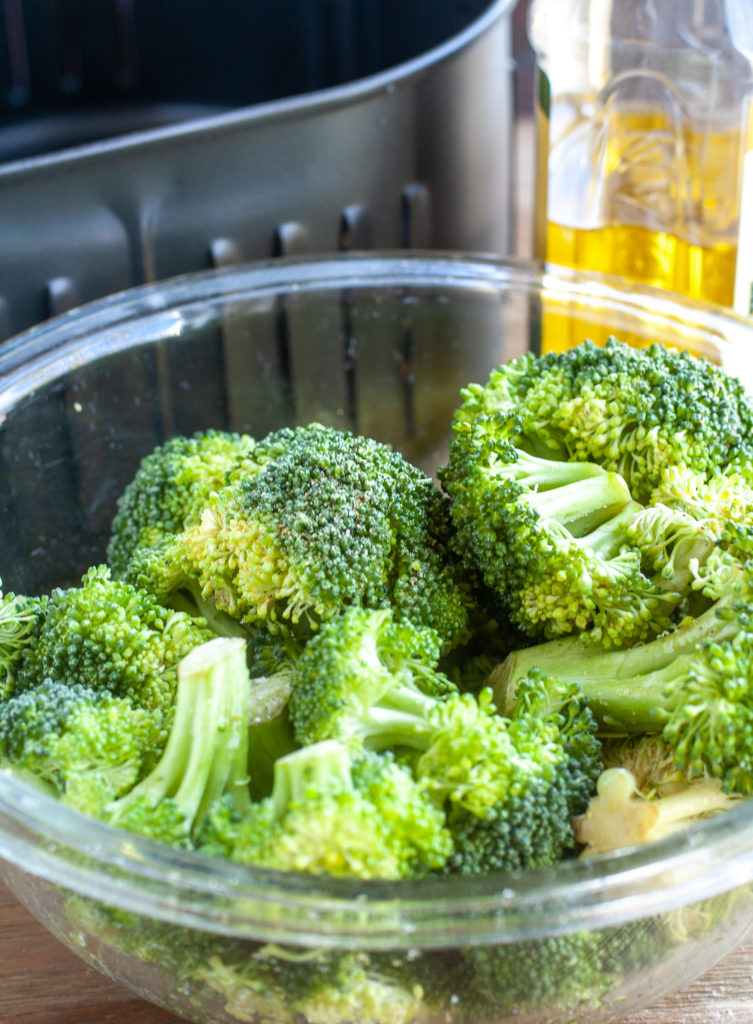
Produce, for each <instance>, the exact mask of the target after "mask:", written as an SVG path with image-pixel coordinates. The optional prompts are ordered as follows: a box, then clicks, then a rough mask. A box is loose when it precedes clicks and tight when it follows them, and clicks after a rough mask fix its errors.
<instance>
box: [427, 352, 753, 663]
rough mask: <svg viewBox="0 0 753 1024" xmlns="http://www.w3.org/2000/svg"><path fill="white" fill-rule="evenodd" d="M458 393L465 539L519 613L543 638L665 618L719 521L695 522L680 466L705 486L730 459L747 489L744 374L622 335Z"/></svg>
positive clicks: (456, 491) (603, 634) (608, 638)
mask: <svg viewBox="0 0 753 1024" xmlns="http://www.w3.org/2000/svg"><path fill="white" fill-rule="evenodd" d="M462 397H463V401H462V404H461V405H460V407H459V409H458V410H457V412H456V414H455V418H454V422H453V436H452V440H451V445H450V451H449V460H448V464H447V465H446V466H445V467H443V469H442V470H441V471H440V479H441V481H442V484H443V486H444V487H445V489H446V490H447V492H448V494H449V496H450V498H451V502H452V504H451V512H452V516H453V519H454V522H455V525H456V528H457V544H458V547H459V550H460V551H461V553H462V555H463V557H464V559H465V560H466V562H467V564H468V565H469V566H470V567H472V568H475V569H477V570H478V571H480V572H481V574H482V576H483V578H484V581H485V582H486V584H487V585H488V586H489V587H490V588H492V589H493V590H494V591H495V592H496V593H497V594H498V596H499V598H500V599H501V600H502V601H503V603H504V604H505V605H506V607H508V609H509V611H510V614H511V616H512V617H513V619H514V621H515V622H516V623H517V624H518V625H519V626H520V627H521V628H522V629H524V630H525V631H526V632H527V633H528V635H529V636H530V637H531V638H532V639H534V640H542V639H552V638H554V637H556V636H559V635H566V634H569V633H572V632H582V633H583V634H584V635H585V636H586V637H587V638H588V639H589V640H591V641H593V642H595V643H597V644H599V645H601V646H607V645H612V646H625V645H627V644H631V643H635V642H638V641H643V640H646V639H649V638H650V637H651V636H655V635H658V634H659V633H661V632H663V631H664V630H666V629H669V628H671V627H672V626H673V625H674V624H675V623H676V620H677V617H678V614H679V613H678V612H677V611H676V610H677V609H678V608H679V607H680V606H681V605H682V603H683V601H684V600H685V599H686V598H687V596H688V593H689V590H690V587H691V570H690V569H689V563H690V564H692V563H693V561H694V559H700V560H703V558H705V557H706V556H707V555H708V554H709V552H710V550H711V549H712V546H713V543H714V539H715V536H716V535H717V534H718V529H719V522H718V521H717V523H716V524H715V526H716V534H715V533H714V530H713V529H712V528H711V524H708V523H706V524H701V523H700V522H697V523H692V524H691V526H692V529H691V531H690V534H689V533H688V531H687V530H686V529H684V527H683V523H681V519H682V515H678V514H677V513H678V511H679V512H684V513H685V515H686V516H688V517H689V518H690V519H691V520H692V519H696V520H699V519H700V517H699V516H698V515H694V514H693V512H692V508H691V504H692V501H689V502H688V504H687V505H681V504H678V503H676V502H675V501H674V500H672V498H671V494H670V492H671V490H672V488H673V485H677V484H679V485H680V490H682V487H683V479H682V476H683V473H684V474H685V475H686V477H688V478H692V480H693V481H694V484H693V486H697V487H703V486H705V487H707V488H711V487H713V484H712V483H711V481H712V480H713V478H714V477H715V476H718V475H719V474H720V473H723V474H724V475H725V476H726V477H727V479H728V480H733V479H736V480H737V481H738V486H737V496H736V500H737V499H741V500H742V501H743V502H746V501H749V498H750V487H748V488H747V494H746V496H745V497H743V496H742V492H743V491H744V490H745V485H746V482H749V481H751V480H752V479H753V478H752V477H751V473H750V469H749V465H750V456H751V453H752V451H753V440H752V439H753V431H752V430H751V426H753V403H751V401H750V399H749V397H748V396H746V395H745V393H744V391H743V389H742V385H741V384H740V382H739V381H737V380H736V379H734V378H732V377H730V376H729V375H727V374H726V373H725V372H724V371H723V370H721V369H719V368H718V367H714V366H713V365H711V364H709V363H707V362H706V361H705V360H702V359H695V358H693V357H691V356H689V355H687V354H685V353H680V352H676V351H670V350H668V349H666V348H664V347H662V346H652V347H651V348H649V349H646V350H635V349H632V348H630V347H629V346H626V345H621V344H620V343H618V342H616V341H614V340H613V341H611V342H609V343H608V344H607V345H606V346H605V347H604V348H599V347H597V346H595V345H592V344H591V343H585V344H583V345H581V346H578V347H577V348H575V349H572V350H570V351H568V352H565V353H549V354H547V355H546V356H543V357H540V358H537V357H535V356H533V355H527V356H525V357H522V358H521V359H518V360H513V361H512V362H511V363H510V364H507V365H506V366H502V367H499V368H498V369H497V370H495V371H493V373H492V374H491V376H490V378H489V380H488V382H487V384H486V385H483V386H481V385H471V386H470V387H468V388H467V389H465V390H464V391H463V393H462ZM673 472H674V473H675V477H674V480H672V477H671V474H672V473H673ZM684 484H685V487H686V489H687V490H688V492H689V494H688V497H689V498H692V495H691V493H690V492H692V490H693V486H691V479H686V480H685V481H684ZM675 489H676V488H675ZM733 490H734V488H733ZM717 497H721V495H720V494H718V495H717ZM725 497H726V500H727V506H728V507H729V505H730V499H731V497H732V496H731V494H729V493H728V494H727V495H726V496H725ZM644 505H645V506H648V510H647V511H645V512H642V509H643V506H644ZM722 505H723V501H717V510H718V511H720V512H721V511H722ZM654 506H661V508H660V509H655V508H654ZM739 508H740V502H739V500H738V510H739ZM670 509H671V510H674V512H670ZM636 518H638V522H637V523H636ZM686 525H687V523H685V526H686Z"/></svg>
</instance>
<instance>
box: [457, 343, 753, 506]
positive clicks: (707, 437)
mask: <svg viewBox="0 0 753 1024" xmlns="http://www.w3.org/2000/svg"><path fill="white" fill-rule="evenodd" d="M462 397H463V402H462V405H461V407H460V409H459V410H458V412H457V419H458V420H459V421H461V420H462V421H472V420H474V419H476V417H477V416H478V415H480V414H485V413H492V412H497V411H503V412H508V411H517V412H518V414H519V415H520V417H521V420H522V434H521V441H522V444H521V447H522V448H524V449H525V450H526V451H528V452H531V453H532V454H539V455H543V456H544V457H546V458H551V459H557V460H566V461H585V462H596V463H598V464H599V465H600V466H602V467H603V468H604V469H607V470H610V471H613V472H616V473H619V474H620V475H621V476H622V477H623V478H624V479H625V481H626V482H627V485H628V487H629V488H630V491H631V493H632V495H633V497H634V498H635V499H636V500H637V501H640V502H645V501H646V500H647V499H648V497H649V495H650V493H651V491H652V490H653V488H654V487H656V486H657V485H658V483H659V481H660V479H661V475H662V473H663V471H664V469H665V468H666V467H668V466H675V465H686V466H688V467H689V468H690V469H692V470H694V471H695V472H697V473H699V474H701V475H702V476H704V477H705V478H706V479H711V478H712V477H714V476H715V475H716V474H717V473H719V472H721V471H723V470H726V469H730V468H736V469H738V470H739V471H740V472H741V473H742V474H743V475H744V476H746V477H747V478H748V479H750V469H749V466H750V460H751V455H752V454H753V403H751V398H750V395H749V394H748V393H747V392H746V390H745V388H744V386H743V384H742V382H741V381H740V380H738V379H737V378H736V377H733V376H732V375H731V374H729V373H728V372H727V371H726V370H724V369H723V368H721V367H718V366H715V365H714V364H713V363H711V362H709V361H708V360H707V359H704V358H697V357H695V356H692V355H690V354H689V353H687V352H682V351H679V350H677V349H670V348H667V347H666V346H664V345H659V344H655V345H651V346H649V347H647V348H645V349H637V348H632V347H631V346H629V345H626V344H623V343H622V342H620V341H618V340H617V339H615V338H611V339H610V340H609V341H608V342H607V343H606V345H605V346H603V347H599V346H597V345H594V344H593V343H592V342H590V341H586V342H584V343H583V344H581V345H578V346H576V347H574V348H572V349H569V350H568V351H566V352H549V353H547V354H546V355H543V356H536V355H535V354H533V353H528V354H527V355H525V356H522V357H520V358H518V359H514V360H511V362H510V363H508V364H506V365H504V366H500V367H498V368H497V369H495V370H494V371H492V373H491V375H490V377H489V379H488V381H487V383H486V384H485V385H478V384H475V385H469V386H468V387H467V388H466V389H465V390H464V391H463V394H462Z"/></svg>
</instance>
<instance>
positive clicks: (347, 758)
mask: <svg viewBox="0 0 753 1024" xmlns="http://www.w3.org/2000/svg"><path fill="white" fill-rule="evenodd" d="M200 845H201V848H202V849H203V850H204V851H205V852H208V853H212V854H215V855H222V856H226V857H229V858H230V859H233V860H238V861H241V862H243V863H247V864H255V865H257V866H262V867H274V868H279V869H282V870H288V871H304V872H307V873H309V874H328V875H346V876H349V877H357V878H402V877H416V876H420V875H422V874H426V873H427V872H430V871H434V870H437V869H439V868H441V867H442V866H443V865H444V863H445V862H446V860H447V857H448V855H449V853H450V851H451V848H452V844H451V839H450V835H449V833H448V831H447V830H446V828H445V824H444V816H443V814H442V813H441V811H440V810H439V809H437V808H436V807H435V806H434V805H433V804H432V803H431V802H430V801H429V800H428V799H427V797H426V795H425V794H424V793H423V792H422V790H421V788H420V787H419V786H418V785H417V784H416V783H415V781H414V780H413V778H412V776H411V775H410V773H409V772H408V771H406V770H405V769H404V768H402V767H401V766H400V765H398V764H396V763H395V762H394V760H393V759H392V758H391V757H390V756H388V755H385V756H379V755H376V754H373V755H367V756H365V757H362V758H359V759H357V760H354V759H353V758H352V756H351V754H350V753H349V752H348V750H347V748H346V747H344V746H343V745H342V744H340V743H338V742H337V741H335V740H325V741H323V742H321V743H313V744H310V745H308V746H305V747H303V748H301V749H300V750H297V751H295V752H293V753H292V754H288V755H286V756H283V757H280V758H278V760H277V761H276V763H275V771H274V787H273V790H272V794H271V796H270V797H268V798H267V799H265V800H262V801H261V802H260V803H258V804H256V805H255V806H254V807H253V809H252V810H251V812H250V813H248V814H239V813H237V812H236V811H235V810H234V809H233V808H231V807H230V805H229V804H228V803H227V802H225V803H223V804H222V805H220V806H219V807H217V808H215V810H214V811H213V812H212V813H210V818H209V824H208V826H207V828H206V829H205V830H204V835H203V837H202V840H201V843H200Z"/></svg>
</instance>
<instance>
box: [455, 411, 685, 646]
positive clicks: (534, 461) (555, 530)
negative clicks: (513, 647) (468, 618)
mask: <svg viewBox="0 0 753 1024" xmlns="http://www.w3.org/2000/svg"><path fill="white" fill-rule="evenodd" d="M522 429H523V428H522V420H521V418H520V417H519V415H518V413H513V412H503V411H499V412H494V413H490V414H480V415H479V416H478V417H477V418H476V419H475V420H472V421H467V420H464V419H459V420H458V422H457V423H456V424H455V429H454V434H453V439H452V442H451V445H450V453H449V462H448V464H447V466H446V467H445V468H444V469H443V470H442V471H441V473H440V476H441V479H442V483H443V484H444V486H445V487H446V489H447V491H448V493H449V495H450V497H451V500H452V505H451V512H452V516H453V519H454V522H455V526H456V529H457V544H458V546H459V549H460V550H461V552H462V553H463V554H464V557H465V558H466V560H467V561H468V563H469V564H472V565H474V566H476V567H477V568H478V569H479V571H480V572H481V574H482V576H483V579H484V582H485V584H486V585H487V586H488V587H489V588H490V589H491V590H492V591H493V592H494V593H495V594H496V595H497V596H498V598H499V599H500V600H501V601H502V603H503V604H504V605H505V606H506V607H507V609H508V612H509V615H510V617H511V619H512V620H513V622H514V623H515V624H516V626H517V627H518V628H520V629H521V630H522V631H523V632H524V633H526V634H527V635H528V636H530V637H532V638H534V639H537V638H538V639H543V638H553V637H556V636H560V635H566V634H569V633H573V632H578V633H582V634H584V635H585V636H587V637H588V639H589V640H590V641H592V642H595V643H600V644H602V645H604V646H624V645H626V644H629V643H633V642H635V641H636V640H640V639H645V638H646V637H647V636H649V635H655V634H656V633H658V632H661V631H662V630H663V629H667V628H669V626H670V624H671V621H672V614H673V612H674V611H675V609H676V608H677V606H678V604H679V603H680V601H681V599H682V596H683V591H682V590H680V589H676V590H672V589H671V587H670V586H669V584H668V583H667V582H665V581H664V580H663V579H660V580H657V579H655V578H654V575H656V573H654V574H653V575H647V574H646V573H645V572H644V556H643V552H642V551H641V549H640V547H639V546H638V544H637V543H636V542H634V541H633V540H632V539H631V537H630V534H629V529H630V526H631V524H632V523H633V521H634V520H635V519H636V517H637V516H638V515H640V513H641V511H642V506H641V505H639V504H638V503H637V502H635V501H633V500H632V498H631V495H630V491H629V489H628V487H627V484H626V483H625V481H624V479H623V478H622V477H621V476H620V475H619V474H618V473H616V472H614V471H612V470H607V469H603V468H602V467H601V466H599V465H597V464H596V463H594V462H575V461H558V460H556V459H546V458H542V457H541V456H537V455H532V454H530V453H529V452H527V451H525V450H524V449H522V448H519V447H516V445H517V444H518V443H519V442H521V440H522V433H521V432H522ZM656 572H658V570H656ZM684 583H685V589H687V587H688V586H689V581H688V580H685V581H684Z"/></svg>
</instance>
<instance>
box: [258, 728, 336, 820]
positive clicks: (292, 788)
mask: <svg viewBox="0 0 753 1024" xmlns="http://www.w3.org/2000/svg"><path fill="white" fill-rule="evenodd" d="M350 769H351V758H350V754H349V753H348V751H347V750H346V748H345V747H344V746H343V745H342V743H338V742H337V740H322V741H321V743H311V744H309V745H308V746H306V747H301V748H300V750H295V751H293V752H292V753H290V754H286V755H285V756H284V757H280V758H278V760H277V761H276V762H275V770H274V785H273V787H272V817H273V818H274V820H275V821H281V820H282V819H283V818H284V817H285V815H286V814H287V812H288V810H289V809H290V808H291V807H292V806H297V805H300V804H303V803H305V802H306V800H307V799H308V798H310V796H311V794H312V792H314V793H342V792H350V791H352V789H353V780H352V778H351V774H350Z"/></svg>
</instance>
